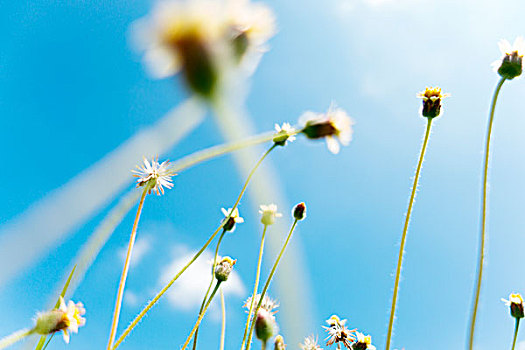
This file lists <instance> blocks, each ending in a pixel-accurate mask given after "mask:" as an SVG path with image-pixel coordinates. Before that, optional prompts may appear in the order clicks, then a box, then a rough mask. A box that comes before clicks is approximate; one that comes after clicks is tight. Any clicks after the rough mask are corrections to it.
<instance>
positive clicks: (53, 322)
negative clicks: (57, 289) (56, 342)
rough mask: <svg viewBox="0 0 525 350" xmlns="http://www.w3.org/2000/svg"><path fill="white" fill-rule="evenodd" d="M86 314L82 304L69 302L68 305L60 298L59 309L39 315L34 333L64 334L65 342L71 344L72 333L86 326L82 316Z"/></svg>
mask: <svg viewBox="0 0 525 350" xmlns="http://www.w3.org/2000/svg"><path fill="white" fill-rule="evenodd" d="M85 313H86V310H85V309H84V306H83V305H82V303H76V304H75V303H74V302H73V301H71V300H70V301H69V302H68V303H67V305H66V303H65V301H64V298H62V297H60V303H59V307H58V309H55V310H51V311H48V312H44V313H41V314H39V315H38V317H37V319H36V325H35V328H34V332H35V333H38V334H42V335H47V334H52V333H56V332H60V331H62V332H63V337H64V341H65V342H66V343H69V336H70V333H78V327H81V326H83V325H85V324H86V319H85V318H83V317H82V316H83V315H84V314H85Z"/></svg>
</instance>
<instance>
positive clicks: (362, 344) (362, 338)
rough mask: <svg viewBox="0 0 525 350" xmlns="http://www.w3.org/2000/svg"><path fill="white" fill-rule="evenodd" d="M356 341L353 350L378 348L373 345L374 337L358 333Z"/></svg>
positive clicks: (373, 349) (374, 349)
mask: <svg viewBox="0 0 525 350" xmlns="http://www.w3.org/2000/svg"><path fill="white" fill-rule="evenodd" d="M355 334H356V338H357V339H356V341H355V343H354V344H353V345H352V350H376V347H375V346H373V345H372V337H371V336H369V335H364V334H363V333H361V332H356V333H355Z"/></svg>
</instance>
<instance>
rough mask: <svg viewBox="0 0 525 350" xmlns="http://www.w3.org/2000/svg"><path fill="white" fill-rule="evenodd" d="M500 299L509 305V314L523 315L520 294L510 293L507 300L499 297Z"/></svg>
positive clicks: (518, 316) (514, 315)
mask: <svg viewBox="0 0 525 350" xmlns="http://www.w3.org/2000/svg"><path fill="white" fill-rule="evenodd" d="M501 301H503V302H504V303H505V305H507V306H509V307H510V314H511V316H512V317H515V318H523V317H524V316H525V313H524V305H523V298H522V296H521V294H519V293H512V294H511V295H509V300H506V299H501Z"/></svg>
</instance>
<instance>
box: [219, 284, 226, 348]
mask: <svg viewBox="0 0 525 350" xmlns="http://www.w3.org/2000/svg"><path fill="white" fill-rule="evenodd" d="M220 292H221V312H222V322H221V345H220V347H219V350H224V341H225V339H226V302H225V301H224V292H223V291H222V288H221V290H220Z"/></svg>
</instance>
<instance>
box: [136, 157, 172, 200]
mask: <svg viewBox="0 0 525 350" xmlns="http://www.w3.org/2000/svg"><path fill="white" fill-rule="evenodd" d="M168 165H169V161H164V162H162V163H159V162H158V160H157V159H156V158H153V159H152V160H151V164H150V162H149V161H148V160H147V159H146V158H144V164H143V165H142V166H141V167H139V166H137V169H138V171H137V170H132V173H134V175H133V176H135V177H138V180H137V187H141V186H146V185H147V186H150V187H149V190H148V193H151V191H154V192H156V193H157V195H159V196H160V194H161V193H162V194H164V187H166V188H172V187H173V183H172V182H171V177H172V176H173V175H174V174H173V173H171V172H170V170H169V167H168Z"/></svg>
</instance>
